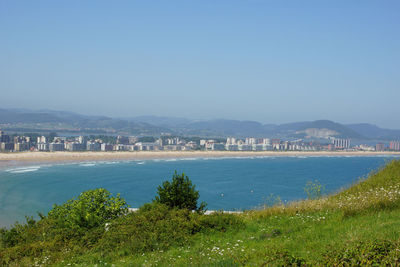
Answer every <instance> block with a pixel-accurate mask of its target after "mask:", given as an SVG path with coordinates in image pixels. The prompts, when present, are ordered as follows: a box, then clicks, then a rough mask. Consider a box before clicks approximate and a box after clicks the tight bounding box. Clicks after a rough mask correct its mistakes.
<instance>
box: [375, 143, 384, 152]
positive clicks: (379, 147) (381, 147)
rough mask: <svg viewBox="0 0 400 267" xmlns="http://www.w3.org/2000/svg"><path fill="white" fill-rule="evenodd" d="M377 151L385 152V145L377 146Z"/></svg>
mask: <svg viewBox="0 0 400 267" xmlns="http://www.w3.org/2000/svg"><path fill="white" fill-rule="evenodd" d="M375 150H376V151H385V144H384V143H378V144H376V146H375Z"/></svg>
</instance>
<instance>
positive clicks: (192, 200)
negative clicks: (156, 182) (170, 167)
mask: <svg viewBox="0 0 400 267" xmlns="http://www.w3.org/2000/svg"><path fill="white" fill-rule="evenodd" d="M157 193H158V195H157V196H156V197H155V200H154V202H157V203H161V204H165V205H167V206H169V207H171V208H178V209H188V210H195V211H198V212H202V211H204V209H205V207H206V203H204V202H202V203H201V204H200V206H199V207H197V200H198V199H199V196H200V195H199V191H197V190H196V186H195V185H193V184H192V181H190V180H189V177H187V176H186V175H185V174H184V173H182V174H178V173H177V172H176V171H175V173H174V175H173V176H172V182H169V181H165V182H163V184H162V186H159V187H158V188H157Z"/></svg>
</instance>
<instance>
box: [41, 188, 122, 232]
mask: <svg viewBox="0 0 400 267" xmlns="http://www.w3.org/2000/svg"><path fill="white" fill-rule="evenodd" d="M127 211H128V206H127V204H126V202H125V200H124V199H123V198H121V197H120V195H119V194H117V196H116V197H112V196H111V193H110V192H109V191H107V190H106V189H104V188H98V189H94V190H88V191H85V192H83V193H81V194H80V195H79V196H78V198H77V199H71V200H68V201H67V202H66V203H64V204H63V205H60V206H58V205H54V207H53V209H52V210H51V211H50V212H49V214H48V218H49V219H53V220H55V221H56V222H57V225H58V226H59V227H62V228H63V227H67V228H71V229H79V228H85V229H90V228H93V227H97V226H100V225H103V224H104V223H105V222H107V221H109V220H111V219H114V218H117V217H118V216H120V215H122V214H125V213H127Z"/></svg>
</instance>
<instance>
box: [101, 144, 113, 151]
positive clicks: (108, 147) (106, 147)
mask: <svg viewBox="0 0 400 267" xmlns="http://www.w3.org/2000/svg"><path fill="white" fill-rule="evenodd" d="M113 147H114V146H113V145H111V144H101V145H100V150H101V151H113Z"/></svg>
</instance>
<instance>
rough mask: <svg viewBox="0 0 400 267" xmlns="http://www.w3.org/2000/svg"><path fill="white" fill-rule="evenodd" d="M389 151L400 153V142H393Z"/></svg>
mask: <svg viewBox="0 0 400 267" xmlns="http://www.w3.org/2000/svg"><path fill="white" fill-rule="evenodd" d="M389 149H390V150H394V151H400V142H399V141H391V142H390V144H389Z"/></svg>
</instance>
